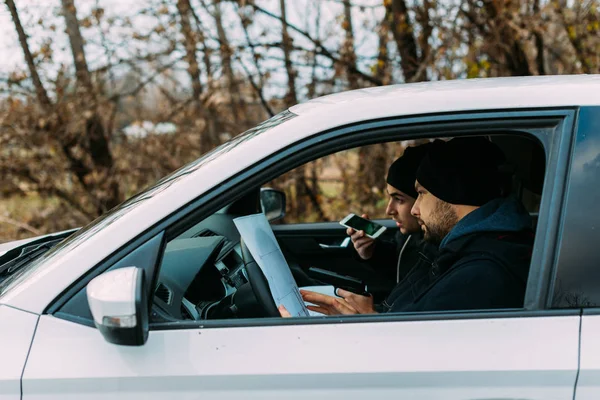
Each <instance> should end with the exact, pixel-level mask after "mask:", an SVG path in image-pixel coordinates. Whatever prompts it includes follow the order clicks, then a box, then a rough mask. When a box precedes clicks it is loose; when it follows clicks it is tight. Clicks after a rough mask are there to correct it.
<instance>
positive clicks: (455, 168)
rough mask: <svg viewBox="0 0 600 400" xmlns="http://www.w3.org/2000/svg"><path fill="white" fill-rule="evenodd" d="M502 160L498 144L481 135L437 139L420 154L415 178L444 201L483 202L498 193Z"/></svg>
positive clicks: (502, 155) (465, 203)
mask: <svg viewBox="0 0 600 400" xmlns="http://www.w3.org/2000/svg"><path fill="white" fill-rule="evenodd" d="M503 162H504V154H503V153H502V151H501V150H500V148H498V146H496V145H495V144H493V143H492V142H490V141H489V140H487V139H486V138H484V137H468V138H455V139H452V140H450V141H448V142H444V141H441V140H438V141H436V142H435V143H433V146H431V148H430V149H429V151H428V152H427V155H426V156H425V157H424V158H423V161H422V162H421V165H420V166H419V168H418V170H417V181H419V184H421V185H422V186H423V187H424V188H425V189H426V190H427V191H429V192H430V193H431V194H433V195H434V196H435V197H437V198H438V199H440V200H443V201H445V202H447V203H450V204H462V205H470V206H482V205H484V204H485V203H487V202H488V201H490V200H493V199H495V198H497V197H499V196H500V188H501V184H500V175H499V172H498V167H499V166H500V164H502V163H503Z"/></svg>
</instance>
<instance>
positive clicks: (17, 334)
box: [0, 305, 38, 400]
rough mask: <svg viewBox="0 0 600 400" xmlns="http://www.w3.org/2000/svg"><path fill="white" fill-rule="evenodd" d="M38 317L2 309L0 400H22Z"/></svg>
mask: <svg viewBox="0 0 600 400" xmlns="http://www.w3.org/2000/svg"><path fill="white" fill-rule="evenodd" d="M37 320H38V316H37V315H35V314H32V313H28V312H25V311H22V310H17V309H15V308H12V307H9V306H5V305H0V360H2V362H0V400H20V399H21V382H20V381H21V374H22V373H23V368H24V367H25V361H26V360H27V353H28V351H29V347H30V346H31V342H32V340H33V334H34V332H35V325H36V323H37Z"/></svg>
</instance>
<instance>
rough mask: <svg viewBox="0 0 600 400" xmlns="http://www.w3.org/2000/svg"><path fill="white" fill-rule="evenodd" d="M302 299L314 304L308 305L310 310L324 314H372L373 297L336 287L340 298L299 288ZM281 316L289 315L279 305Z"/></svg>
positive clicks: (373, 311) (373, 310) (373, 308)
mask: <svg viewBox="0 0 600 400" xmlns="http://www.w3.org/2000/svg"><path fill="white" fill-rule="evenodd" d="M300 294H301V295H302V299H303V300H304V301H306V302H308V303H312V304H314V305H308V306H306V308H308V309H309V310H311V311H315V312H318V313H320V314H325V315H350V314H374V313H377V311H375V307H374V305H373V297H370V296H369V297H367V296H361V295H358V294H356V293H352V292H349V291H347V290H344V289H338V290H337V294H338V296H340V297H341V298H338V297H332V296H327V295H325V294H321V293H316V292H311V291H308V290H300ZM279 313H280V314H281V316H282V317H284V318H286V317H291V315H290V313H289V312H288V311H287V310H286V309H285V307H284V306H283V305H280V306H279Z"/></svg>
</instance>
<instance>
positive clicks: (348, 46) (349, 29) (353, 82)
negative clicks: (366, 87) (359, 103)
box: [342, 0, 360, 89]
mask: <svg viewBox="0 0 600 400" xmlns="http://www.w3.org/2000/svg"><path fill="white" fill-rule="evenodd" d="M343 3H344V23H343V28H344V31H345V32H346V35H345V41H344V44H343V48H342V55H343V58H344V60H345V62H346V65H347V71H348V86H349V87H350V89H358V88H359V87H360V84H359V81H358V76H357V75H356V74H354V73H353V72H352V71H356V70H357V68H356V51H355V50H354V27H353V23H352V6H351V5H350V0H343Z"/></svg>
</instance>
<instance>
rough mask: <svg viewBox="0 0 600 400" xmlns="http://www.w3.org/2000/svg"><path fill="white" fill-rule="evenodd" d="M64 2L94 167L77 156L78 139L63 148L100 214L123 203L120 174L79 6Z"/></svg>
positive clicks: (88, 146) (89, 150) (69, 1)
mask: <svg viewBox="0 0 600 400" xmlns="http://www.w3.org/2000/svg"><path fill="white" fill-rule="evenodd" d="M61 3H62V11H63V16H64V18H65V23H66V26H67V35H68V37H69V43H70V45H71V51H72V53H73V63H74V65H75V72H76V74H77V82H78V86H79V87H80V88H81V89H82V91H83V93H85V96H84V97H83V99H82V101H81V103H80V106H81V107H82V108H84V109H87V110H89V111H88V113H89V116H86V117H85V118H86V121H85V138H86V139H87V152H88V155H89V156H90V158H91V160H92V163H93V165H94V168H93V169H92V168H90V167H88V166H86V162H85V156H76V153H77V152H76V151H74V148H75V145H76V142H77V140H73V139H71V140H69V142H70V143H63V150H64V152H65V155H66V156H67V158H68V159H69V161H70V168H71V170H72V171H74V173H75V175H76V176H77V177H78V179H79V181H80V182H81V184H82V185H83V187H84V188H86V189H87V190H88V191H89V192H90V195H91V197H93V198H94V199H93V201H94V203H95V205H96V209H97V212H98V214H102V213H104V212H106V211H107V210H109V209H111V208H113V207H115V206H116V205H118V204H119V203H120V202H121V195H120V189H119V183H118V177H116V176H114V175H113V173H112V169H113V166H114V160H113V157H112V153H111V150H110V147H109V143H108V139H107V138H106V134H105V130H104V125H103V123H102V118H100V115H99V114H98V109H97V107H98V102H97V98H96V93H95V90H94V87H93V85H92V79H91V74H90V71H89V68H88V65H87V61H86V58H85V50H84V41H83V37H82V36H81V31H80V29H79V22H78V20H77V8H76V7H75V4H74V2H73V0H61ZM81 111H83V110H80V112H81ZM85 114H86V113H85V112H84V115H85ZM91 173H95V177H94V178H93V180H92V182H91V183H90V182H89V179H88V177H89V176H90V174H91Z"/></svg>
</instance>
